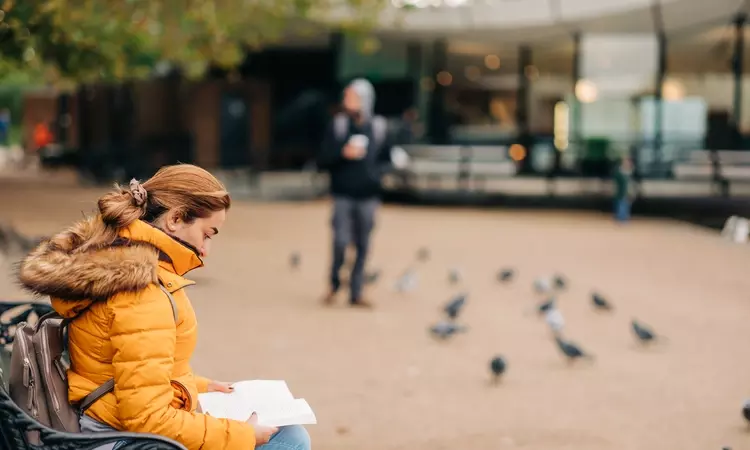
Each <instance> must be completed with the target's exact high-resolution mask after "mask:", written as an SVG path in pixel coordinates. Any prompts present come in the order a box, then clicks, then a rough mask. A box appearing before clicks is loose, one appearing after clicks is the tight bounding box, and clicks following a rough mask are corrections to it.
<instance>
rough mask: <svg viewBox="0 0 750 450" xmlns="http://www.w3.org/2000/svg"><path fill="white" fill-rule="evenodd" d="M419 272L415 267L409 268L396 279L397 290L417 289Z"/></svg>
mask: <svg viewBox="0 0 750 450" xmlns="http://www.w3.org/2000/svg"><path fill="white" fill-rule="evenodd" d="M416 287H417V274H416V272H414V270H413V269H407V270H406V272H404V274H403V275H401V277H400V278H399V279H398V280H396V290H397V291H398V292H407V291H412V290H414V289H416Z"/></svg>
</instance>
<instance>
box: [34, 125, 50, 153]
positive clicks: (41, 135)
mask: <svg viewBox="0 0 750 450" xmlns="http://www.w3.org/2000/svg"><path fill="white" fill-rule="evenodd" d="M33 140H34V148H33V151H34V153H39V150H41V149H43V148H44V147H46V146H48V145H49V144H51V143H52V141H53V140H54V136H53V135H52V131H51V130H50V127H49V125H47V123H46V122H43V121H42V122H39V123H37V124H36V125H35V126H34V136H33Z"/></svg>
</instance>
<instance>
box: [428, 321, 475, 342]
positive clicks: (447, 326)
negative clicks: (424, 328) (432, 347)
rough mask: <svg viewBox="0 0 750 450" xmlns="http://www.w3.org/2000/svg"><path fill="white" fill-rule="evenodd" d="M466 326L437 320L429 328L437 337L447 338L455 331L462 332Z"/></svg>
mask: <svg viewBox="0 0 750 450" xmlns="http://www.w3.org/2000/svg"><path fill="white" fill-rule="evenodd" d="M466 330H467V328H466V327H465V326H463V325H458V324H456V323H454V322H446V321H442V322H438V323H437V324H435V325H433V326H432V327H431V328H430V333H432V335H433V336H435V337H436V338H439V339H443V340H445V339H448V338H450V337H451V336H453V335H454V334H456V333H463V332H465V331H466Z"/></svg>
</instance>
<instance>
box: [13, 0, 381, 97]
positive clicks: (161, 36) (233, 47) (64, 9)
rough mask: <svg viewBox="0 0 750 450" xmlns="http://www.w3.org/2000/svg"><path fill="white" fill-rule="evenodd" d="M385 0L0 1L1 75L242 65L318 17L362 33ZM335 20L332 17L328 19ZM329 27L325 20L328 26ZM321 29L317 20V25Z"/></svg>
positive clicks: (117, 74)
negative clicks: (248, 53) (253, 51)
mask: <svg viewBox="0 0 750 450" xmlns="http://www.w3.org/2000/svg"><path fill="white" fill-rule="evenodd" d="M385 4H386V2H385V1H383V0H112V1H109V0H0V78H2V77H3V76H4V75H5V74H8V73H13V72H15V71H19V70H21V71H24V72H25V73H28V74H29V76H30V77H36V78H41V79H44V80H46V81H47V82H52V83H56V84H63V85H64V84H71V85H72V84H75V83H78V82H84V83H85V82H90V81H94V80H121V79H126V78H142V77H145V76H148V75H149V74H151V73H152V72H153V70H154V68H157V70H159V68H163V69H169V68H171V67H179V68H181V69H182V71H183V73H184V74H185V75H186V76H188V77H199V76H201V75H203V73H204V72H205V70H206V68H207V67H208V66H209V65H211V64H214V65H217V66H220V67H222V68H231V67H234V66H236V65H238V64H239V63H240V62H242V59H243V57H244V54H245V50H246V49H247V48H257V47H259V46H262V45H264V44H267V43H269V42H273V41H275V40H278V39H279V38H281V37H282V36H283V35H284V34H285V33H289V32H293V33H297V34H301V33H304V32H305V29H309V30H312V29H315V27H316V25H313V24H321V23H322V22H326V21H327V22H331V20H334V21H336V23H335V26H337V27H340V28H343V29H345V30H349V31H352V32H353V33H355V34H361V32H362V30H366V29H368V28H369V26H370V25H371V24H372V23H373V21H374V18H376V17H378V12H379V11H380V9H381V8H382V6H383V5H385ZM332 18H334V19H332ZM329 25H330V23H329ZM317 26H318V27H319V25H317Z"/></svg>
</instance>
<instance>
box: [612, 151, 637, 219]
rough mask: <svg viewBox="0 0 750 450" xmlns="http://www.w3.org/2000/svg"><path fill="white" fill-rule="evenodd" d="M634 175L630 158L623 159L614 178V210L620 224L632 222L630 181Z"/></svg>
mask: <svg viewBox="0 0 750 450" xmlns="http://www.w3.org/2000/svg"><path fill="white" fill-rule="evenodd" d="M632 174H633V164H632V163H631V161H630V158H629V157H627V156H625V157H623V158H622V159H621V160H620V162H619V164H618V165H617V169H616V170H615V174H614V177H613V180H614V184H615V186H614V193H615V195H614V208H615V220H617V221H618V222H622V223H624V222H627V221H628V220H630V205H631V196H630V179H631V177H632Z"/></svg>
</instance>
